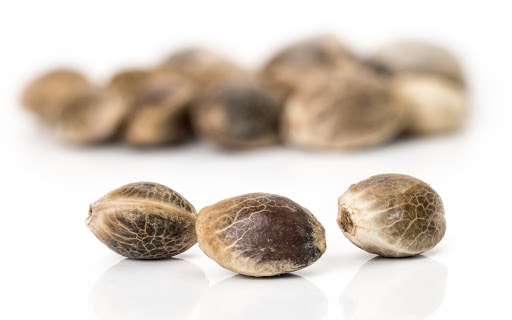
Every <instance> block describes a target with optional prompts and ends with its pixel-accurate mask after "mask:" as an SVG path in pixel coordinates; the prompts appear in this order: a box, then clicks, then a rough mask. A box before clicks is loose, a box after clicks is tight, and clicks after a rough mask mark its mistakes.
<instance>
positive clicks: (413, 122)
mask: <svg viewBox="0 0 512 320" xmlns="http://www.w3.org/2000/svg"><path fill="white" fill-rule="evenodd" d="M392 86H393V93H394V94H395V96H396V98H397V99H398V100H399V101H401V103H403V104H404V105H405V106H406V108H407V109H408V114H409V124H408V125H407V128H406V132H408V133H412V134H439V133H445V132H451V131H455V130H457V129H460V128H461V127H462V126H463V125H464V122H465V120H466V118H467V115H468V112H469V110H468V109H469V99H468V95H467V92H466V90H465V88H464V87H462V86H461V85H460V84H458V83H455V82H453V81H451V80H449V79H446V78H442V77H438V76H433V75H425V74H404V75H397V76H396V77H395V79H393V81H392Z"/></svg>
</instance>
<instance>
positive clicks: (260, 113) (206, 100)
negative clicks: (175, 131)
mask: <svg viewBox="0 0 512 320" xmlns="http://www.w3.org/2000/svg"><path fill="white" fill-rule="evenodd" d="M280 111H281V108H280V106H279V105H278V104H277V102H276V101H275V100H274V99H273V98H272V97H271V96H270V95H269V94H268V93H267V91H265V90H264V89H263V87H261V86H260V85H259V84H257V83H254V82H252V81H249V80H239V81H229V82H224V83H223V84H221V85H218V86H216V87H213V88H211V89H210V90H209V91H207V92H206V93H205V94H204V95H203V96H202V97H201V98H200V99H199V101H198V103H197V104H196V105H195V106H194V108H193V113H192V122H193V126H194V128H195V130H196V132H197V133H198V135H200V136H202V137H204V138H205V139H207V140H208V141H210V142H213V143H214V144H216V145H218V146H220V147H224V148H250V147H260V146H264V145H270V144H274V143H276V142H277V141H278V125H279V115H280Z"/></svg>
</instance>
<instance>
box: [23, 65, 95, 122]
mask: <svg viewBox="0 0 512 320" xmlns="http://www.w3.org/2000/svg"><path fill="white" fill-rule="evenodd" d="M91 88H92V84H91V83H90V82H89V80H88V79H87V78H86V77H85V76H84V75H83V74H82V73H81V72H79V71H77V70H74V69H69V68H57V69H53V70H49V71H47V72H44V73H43V74H41V75H39V76H38V77H36V78H35V79H33V80H32V81H30V82H29V83H28V84H27V86H26V87H25V88H24V90H23V92H22V95H21V103H22V105H23V106H24V107H25V108H26V109H27V110H29V111H31V112H32V113H34V114H35V115H36V116H38V117H39V118H40V119H41V120H42V121H43V122H44V123H52V122H53V121H54V120H55V118H56V117H58V115H59V114H60V113H61V111H62V108H63V107H64V106H65V105H66V104H67V103H69V101H72V100H74V99H75V98H76V96H77V95H81V94H82V93H83V92H88V91H89V90H91Z"/></svg>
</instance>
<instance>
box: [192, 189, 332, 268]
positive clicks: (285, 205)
mask: <svg viewBox="0 0 512 320" xmlns="http://www.w3.org/2000/svg"><path fill="white" fill-rule="evenodd" d="M196 231H197V237H198V243H199V247H200V248H201V249H202V250H203V252H204V253H205V254H206V255H207V256H209V257H210V258H212V259H213V260H215V261H216V262H217V263H218V264H219V265H221V266H222V267H224V268H226V269H228V270H231V271H233V272H237V273H240V274H244V275H248V276H254V277H264V276H274V275H278V274H282V273H287V272H293V271H296V270H299V269H302V268H305V267H307V266H309V265H310V264H312V263H314V262H315V261H316V260H318V259H319V258H320V256H321V255H322V254H323V253H324V252H325V249H326V246H325V231H324V228H323V227H322V225H321V224H320V222H318V220H317V219H316V218H315V217H314V216H313V215H312V214H311V213H310V212H309V211H308V210H307V209H306V208H304V207H302V206H300V205H299V204H297V203H295V202H294V201H292V200H290V199H288V198H286V197H283V196H279V195H274V194H267V193H250V194H245V195H241V196H237V197H233V198H229V199H225V200H222V201H220V202H218V203H216V204H213V205H211V206H207V207H205V208H203V209H202V210H201V211H200V212H199V215H198V219H197V223H196Z"/></svg>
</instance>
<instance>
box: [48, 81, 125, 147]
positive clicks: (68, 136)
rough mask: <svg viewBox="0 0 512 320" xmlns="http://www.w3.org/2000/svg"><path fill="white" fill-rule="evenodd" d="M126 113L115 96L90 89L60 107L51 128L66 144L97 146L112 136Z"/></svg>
mask: <svg viewBox="0 0 512 320" xmlns="http://www.w3.org/2000/svg"><path fill="white" fill-rule="evenodd" d="M126 114H127V109H126V107H125V105H124V104H123V103H122V101H121V100H120V99H119V98H118V97H116V96H114V95H111V94H109V93H108V92H105V91H103V90H99V89H91V90H89V91H88V92H83V93H81V94H76V95H75V97H74V98H73V100H70V101H68V103H66V104H64V105H63V107H62V109H61V110H60V113H58V114H57V115H56V118H55V121H54V123H53V124H52V126H51V129H52V130H53V131H54V132H55V135H56V136H57V137H58V138H59V139H60V140H62V141H65V142H68V143H73V144H93V143H99V142H104V141H106V140H109V139H110V138H112V137H114V135H115V134H116V133H117V132H118V129H119V127H120V125H121V123H122V121H123V119H124V117H125V116H126Z"/></svg>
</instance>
